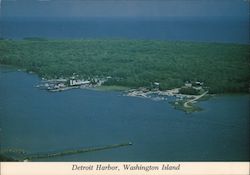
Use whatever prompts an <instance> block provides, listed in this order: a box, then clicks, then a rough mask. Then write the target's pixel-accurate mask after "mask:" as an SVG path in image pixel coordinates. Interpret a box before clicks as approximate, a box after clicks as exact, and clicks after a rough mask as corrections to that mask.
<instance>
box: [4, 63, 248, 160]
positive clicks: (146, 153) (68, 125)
mask: <svg viewBox="0 0 250 175" xmlns="http://www.w3.org/2000/svg"><path fill="white" fill-rule="evenodd" d="M0 70H1V71H0V128H1V130H0V138H1V148H20V149H24V150H25V151H27V152H30V153H37V152H50V151H60V150H65V149H74V148H81V147H91V146H102V145H109V144H116V143H124V142H128V141H131V142H133V146H128V147H120V148H116V149H110V150H103V151H98V152H89V153H84V154H77V155H72V156H64V157H58V158H53V159H44V160H42V161H243V160H249V155H250V154H249V152H250V151H249V148H250V147H249V145H250V143H249V136H250V134H249V122H250V121H249V116H250V112H249V95H234V96H216V97H213V98H211V99H210V100H208V101H204V102H201V103H200V106H201V107H202V108H204V111H202V112H197V113H192V114H185V113H183V112H181V111H178V110H174V109H173V108H172V107H171V106H170V105H169V104H168V102H166V101H153V100H150V99H144V98H136V97H126V96H123V95H122V93H121V92H101V91H93V90H80V89H78V90H69V91H64V92H58V93H51V92H47V91H44V90H39V89H38V88H35V87H34V86H35V85H37V84H38V83H39V81H40V80H39V78H38V77H37V76H35V75H31V74H27V73H24V72H17V71H15V70H11V69H6V68H3V67H1V69H0Z"/></svg>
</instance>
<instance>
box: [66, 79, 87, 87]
mask: <svg viewBox="0 0 250 175" xmlns="http://www.w3.org/2000/svg"><path fill="white" fill-rule="evenodd" d="M89 83H90V81H84V80H69V85H70V86H80V85H84V84H89Z"/></svg>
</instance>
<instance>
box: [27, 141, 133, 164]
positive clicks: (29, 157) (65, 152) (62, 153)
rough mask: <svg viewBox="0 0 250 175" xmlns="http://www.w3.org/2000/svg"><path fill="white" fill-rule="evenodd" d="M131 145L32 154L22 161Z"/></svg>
mask: <svg viewBox="0 0 250 175" xmlns="http://www.w3.org/2000/svg"><path fill="white" fill-rule="evenodd" d="M131 145H132V142H128V143H121V144H113V145H106V146H99V147H90V148H81V149H74V150H65V151H61V152H53V153H42V154H32V155H27V156H26V157H25V158H24V159H23V160H24V161H26V160H34V159H44V158H51V157H59V156H66V155H72V154H80V153H86V152H94V151H101V150H106V149H113V148H119V147H124V146H131Z"/></svg>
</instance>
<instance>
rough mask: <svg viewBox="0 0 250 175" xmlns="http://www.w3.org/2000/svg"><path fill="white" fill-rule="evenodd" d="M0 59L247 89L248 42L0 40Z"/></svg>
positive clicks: (51, 70) (31, 66) (59, 72)
mask: <svg viewBox="0 0 250 175" xmlns="http://www.w3.org/2000/svg"><path fill="white" fill-rule="evenodd" d="M0 64H4V65H13V66H15V67H18V68H20V69H25V70H27V71H33V72H35V73H37V74H38V75H39V76H40V77H45V78H48V79H50V78H59V77H64V78H67V77H70V76H72V75H73V74H74V75H79V76H80V77H81V78H88V77H90V78H93V77H97V76H98V77H107V76H111V77H112V78H111V79H109V81H108V82H106V85H110V86H111V85H117V86H124V87H130V88H137V87H149V86H150V85H151V84H152V83H153V82H159V83H160V85H159V88H160V89H161V90H166V89H171V88H175V87H180V86H182V85H183V84H184V83H185V82H186V81H200V82H204V85H205V86H207V87H209V92H210V93H239V92H249V83H250V45H242V44H218V43H196V42H175V41H155V40H46V39H44V40H41V39H39V40H36V39H28V40H27V39H25V40H0Z"/></svg>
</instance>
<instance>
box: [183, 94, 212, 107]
mask: <svg viewBox="0 0 250 175" xmlns="http://www.w3.org/2000/svg"><path fill="white" fill-rule="evenodd" d="M207 93H208V91H206V92H204V93H203V94H201V95H199V96H197V97H195V98H194V99H192V100H188V101H186V102H185V103H184V107H185V108H191V107H192V106H190V105H188V103H192V102H194V101H196V100H198V99H200V98H201V97H203V96H204V95H206V94H207Z"/></svg>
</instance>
